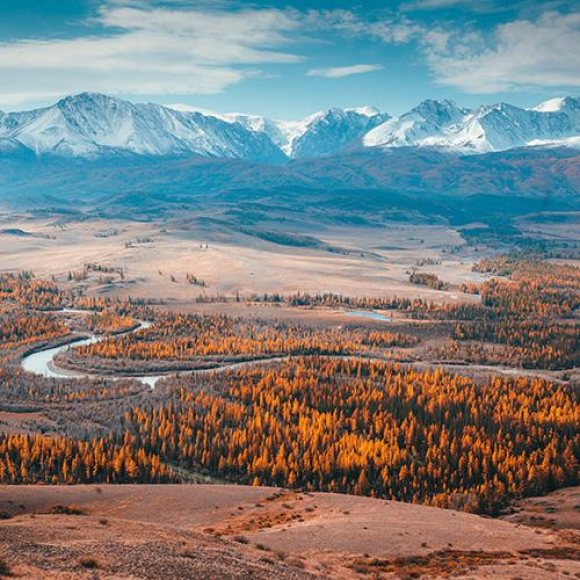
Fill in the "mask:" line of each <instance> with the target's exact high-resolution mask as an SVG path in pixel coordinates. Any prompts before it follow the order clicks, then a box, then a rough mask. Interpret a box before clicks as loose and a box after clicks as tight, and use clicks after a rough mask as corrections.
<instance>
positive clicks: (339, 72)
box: [306, 64, 383, 79]
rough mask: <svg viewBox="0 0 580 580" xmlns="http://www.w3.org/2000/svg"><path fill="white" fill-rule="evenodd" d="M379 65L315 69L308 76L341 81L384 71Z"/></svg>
mask: <svg viewBox="0 0 580 580" xmlns="http://www.w3.org/2000/svg"><path fill="white" fill-rule="evenodd" d="M382 68H383V67H382V66H380V65H378V64H355V65H352V66H336V67H330V68H313V69H311V70H309V71H308V72H307V73H306V75H307V76H309V77H324V78H327V79H341V78H343V77H349V76H351V75H360V74H363V73H370V72H375V71H378V70H382Z"/></svg>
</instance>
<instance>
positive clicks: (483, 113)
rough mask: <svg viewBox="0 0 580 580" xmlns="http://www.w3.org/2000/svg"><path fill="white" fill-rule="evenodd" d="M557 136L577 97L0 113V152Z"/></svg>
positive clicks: (406, 143)
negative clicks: (384, 106) (276, 114)
mask: <svg viewBox="0 0 580 580" xmlns="http://www.w3.org/2000/svg"><path fill="white" fill-rule="evenodd" d="M556 145H557V146H568V147H577V146H579V145H580V100H579V99H576V98H572V97H566V98H557V99H552V100H550V101H547V102H545V103H541V104H540V105H538V106H537V107H535V108H533V109H521V108H519V107H515V106H512V105H509V104H506V103H499V104H496V105H489V106H488V105H486V106H481V107H478V108H477V109H473V110H470V109H464V108H461V107H458V106H457V105H456V104H455V103H453V102H452V101H448V100H443V101H434V100H427V101H424V102H422V103H421V104H419V105H418V106H417V107H415V108H413V109H411V110H410V111H408V112H407V113H405V114H403V115H401V116H400V117H397V118H394V117H393V118H392V117H390V116H389V115H388V114H387V113H383V112H380V111H378V110H377V109H375V108H372V107H362V108H357V109H340V108H332V109H330V110H328V111H324V112H319V113H315V114H314V115H311V116H310V117H307V118H306V119H303V120H300V121H275V120H272V119H268V118H265V117H261V116H258V115H242V114H217V113H208V112H201V111H196V110H193V109H192V108H191V107H187V106H182V105H172V106H161V105H156V104H133V103H129V102H127V101H123V100H121V99H117V98H113V97H109V96H106V95H102V94H98V93H82V94H79V95H75V96H71V97H66V98H64V99H62V100H60V101H58V102H57V103H56V104H55V105H53V106H51V107H47V108H42V109H36V110H32V111H25V112H12V113H0V153H1V154H2V155H3V156H12V155H17V156H22V155H26V154H28V155H33V156H58V157H63V158H71V157H74V158H92V159H94V158H98V157H103V156H106V157H110V156H117V155H126V154H134V155H138V156H146V157H164V156H171V157H175V156H203V157H211V158H224V159H242V160H246V161H251V162H259V163H266V164H279V163H284V162H287V161H288V160H289V159H306V158H317V157H322V156H328V155H336V154H342V153H347V154H348V153H352V152H364V151H370V150H374V151H376V150H377V149H391V148H395V147H423V148H424V147H429V148H437V149H438V150H440V151H443V152H452V153H459V154H476V153H479V154H481V153H490V152H498V151H506V150H509V149H514V148H519V147H529V146H556Z"/></svg>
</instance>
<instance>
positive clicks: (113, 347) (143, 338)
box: [75, 314, 418, 361]
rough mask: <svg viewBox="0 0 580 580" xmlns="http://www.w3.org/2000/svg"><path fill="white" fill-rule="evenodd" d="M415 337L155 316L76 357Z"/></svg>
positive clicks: (256, 352) (199, 353)
mask: <svg viewBox="0 0 580 580" xmlns="http://www.w3.org/2000/svg"><path fill="white" fill-rule="evenodd" d="M417 343H418V339H417V338H416V337H414V336H409V335H404V334H400V333H391V332H387V331H377V330H365V329H359V328H349V327H345V328H341V329H337V328H330V329H319V328H313V327H307V326H298V325H292V324H283V323H276V322H269V323H268V322H264V321H261V320H245V319H237V318H231V317H227V316H197V315H184V314H179V315H176V314H166V315H158V316H157V317H156V320H155V324H154V325H153V326H151V327H149V328H147V329H143V330H140V331H138V332H136V333H133V334H130V335H126V336H121V337H111V338H109V339H107V340H104V341H102V342H99V343H96V344H90V345H85V346H82V347H79V348H78V349H76V350H75V353H77V355H78V356H80V357H101V358H104V359H114V360H117V359H130V360H133V361H135V360H145V361H147V360H180V361H184V360H188V359H191V358H194V357H211V356H227V357H235V356H244V355H246V356H251V357H252V356H268V355H270V356H275V355H284V354H337V355H338V354H359V353H362V352H370V351H371V350H372V349H373V348H385V347H394V346H399V347H407V346H413V345H415V344H417Z"/></svg>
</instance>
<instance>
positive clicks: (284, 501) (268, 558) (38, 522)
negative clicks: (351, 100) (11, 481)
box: [0, 485, 580, 579]
mask: <svg viewBox="0 0 580 580" xmlns="http://www.w3.org/2000/svg"><path fill="white" fill-rule="evenodd" d="M558 493H559V496H558V499H557V500H555V501H556V502H560V503H562V502H563V501H564V500H562V496H564V498H566V497H568V499H567V500H566V501H567V503H569V504H572V503H573V502H574V501H576V500H574V499H573V498H574V497H576V496H575V495H574V493H575V492H574V490H563V491H560V492H558ZM576 499H577V497H576ZM73 506H74V507H73ZM520 509H521V511H522V513H525V506H524V507H522V508H520ZM0 510H1V511H2V513H3V515H4V517H5V518H7V519H4V520H3V521H1V522H0V546H1V547H0V557H2V558H3V562H4V564H5V565H7V566H8V567H9V569H10V570H11V571H12V573H13V574H15V575H28V576H33V577H43V578H56V577H58V578H63V577H66V578H77V577H94V575H95V574H96V576H97V577H99V578H109V577H117V578H119V577H133V578H135V577H137V578H159V577H194V576H195V577H222V578H247V577H250V576H251V577H254V578H271V577H278V578H308V577H333V578H351V577H356V576H357V575H360V574H364V575H368V574H372V575H373V576H375V575H378V576H381V577H391V576H394V577H419V576H426V577H440V576H447V575H449V574H451V573H453V575H455V576H459V577H469V578H475V577H477V578H482V577H489V578H498V577H506V578H514V577H519V578H546V579H547V578H559V577H562V578H564V577H566V576H569V575H571V574H574V573H576V574H577V573H579V572H580V564H579V563H578V561H577V556H578V554H577V552H575V550H574V541H577V540H578V537H577V532H575V531H574V530H572V529H557V528H558V526H552V528H548V529H540V528H536V529H534V528H532V527H529V526H528V525H521V524H518V523H515V524H512V523H509V522H506V521H500V520H493V519H489V518H482V517H479V516H474V515H470V514H465V513H460V512H454V511H450V510H439V509H436V508H430V507H425V506H419V505H411V504H403V503H397V502H390V501H383V500H378V499H371V498H362V497H353V496H346V495H336V494H322V493H299V492H290V491H285V490H281V489H273V488H264V487H260V488H253V487H242V486H231V485H194V486H188V485H181V486H174V485H167V486H151V485H139V486H129V485H119V486H106V485H104V486H93V485H90V486H70V487H69V486H67V487H39V486H36V487H30V486H22V487H4V488H2V489H1V490H0ZM566 513H568V512H567V511H566ZM556 517H557V516H556ZM562 521H563V522H564V523H566V522H567V520H566V519H565V518H564V519H563V520H562ZM526 523H529V521H528V522H526ZM566 525H568V524H566ZM562 527H563V526H560V528H562Z"/></svg>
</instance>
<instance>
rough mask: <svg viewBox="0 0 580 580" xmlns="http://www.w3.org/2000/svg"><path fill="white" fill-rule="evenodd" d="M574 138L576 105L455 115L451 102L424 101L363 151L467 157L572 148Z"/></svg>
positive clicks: (569, 101) (565, 102)
mask: <svg viewBox="0 0 580 580" xmlns="http://www.w3.org/2000/svg"><path fill="white" fill-rule="evenodd" d="M578 136H580V101H579V100H578V99H574V98H571V97H566V98H559V99H551V100H549V101H546V102H545V103H541V104H540V105H538V106H537V107H535V108H533V109H521V108H519V107H515V106H513V105H509V104H507V103H498V104H496V105H490V106H482V107H479V108H478V109H474V110H468V109H461V108H459V107H457V105H455V103H453V102H452V101H431V100H429V101H424V102H423V103H421V104H420V105H419V106H418V107H415V108H414V109H412V110H411V111H409V112H408V113H405V114H404V115H401V116H400V117H399V118H397V119H391V120H389V121H387V122H386V123H383V124H382V125H379V126H378V127H377V128H375V129H374V130H372V131H370V132H369V133H368V134H367V135H366V136H365V137H364V139H363V143H364V145H365V146H367V147H401V146H407V147H409V146H411V147H440V148H444V149H451V150H457V151H467V152H473V153H488V152H492V151H505V150H508V149H513V148H516V147H525V146H537V145H538V144H541V143H544V142H545V143H550V144H552V145H557V144H561V145H562V146H574V144H575V143H576V142H577V139H576V138H577V137H578Z"/></svg>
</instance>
